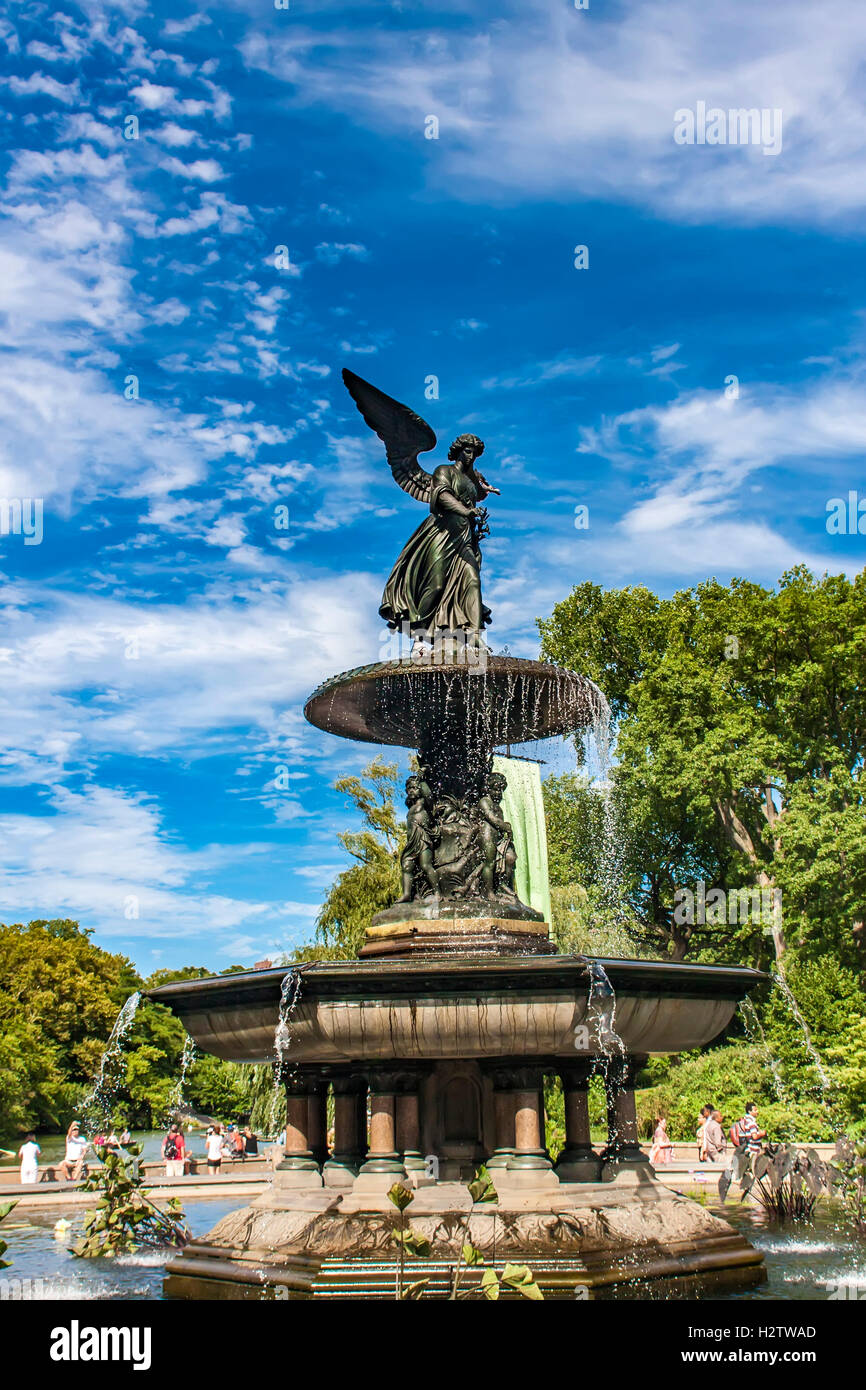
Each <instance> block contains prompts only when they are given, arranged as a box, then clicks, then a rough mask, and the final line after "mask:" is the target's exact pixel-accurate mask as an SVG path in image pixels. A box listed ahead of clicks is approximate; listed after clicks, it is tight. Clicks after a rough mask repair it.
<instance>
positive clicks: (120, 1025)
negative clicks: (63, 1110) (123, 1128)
mask: <svg viewBox="0 0 866 1390" xmlns="http://www.w3.org/2000/svg"><path fill="white" fill-rule="evenodd" d="M141 997H142V996H141V991H140V990H136V991H135V993H134V994H131V995H130V996H129V998H128V999H127V1001H126V1003H125V1004H124V1006H123V1008H122V1009H121V1010H120V1013H119V1014H118V1015H117V1018H116V1019H115V1022H114V1027H113V1028H112V1030H111V1033H110V1034H109V1037H108V1042H107V1043H106V1044H105V1051H104V1052H103V1054H102V1059H101V1061H100V1063H99V1071H98V1073H97V1075H96V1079H95V1081H94V1083H93V1087H92V1089H91V1090H90V1092H89V1093H88V1095H87V1096H85V1098H84V1100H83V1101H82V1102H81V1113H82V1114H83V1115H85V1116H90V1115H93V1116H97V1117H98V1118H99V1119H100V1120H101V1121H102V1123H103V1124H105V1125H110V1124H111V1112H112V1109H113V1107H114V1100H115V1096H116V1095H117V1092H118V1090H119V1087H120V1076H119V1062H120V1057H121V1054H122V1052H123V1049H124V1044H125V1042H126V1038H127V1036H128V1034H129V1031H130V1029H131V1028H132V1025H133V1021H134V1019H135V1015H136V1011H137V1009H138V1006H139V1004H140V1003H141Z"/></svg>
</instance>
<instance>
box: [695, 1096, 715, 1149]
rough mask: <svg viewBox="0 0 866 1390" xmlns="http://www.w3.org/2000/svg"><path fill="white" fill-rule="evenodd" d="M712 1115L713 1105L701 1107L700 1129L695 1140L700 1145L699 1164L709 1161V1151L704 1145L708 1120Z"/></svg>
mask: <svg viewBox="0 0 866 1390" xmlns="http://www.w3.org/2000/svg"><path fill="white" fill-rule="evenodd" d="M712 1113H713V1107H712V1106H711V1105H702V1106H701V1113H700V1115H699V1116H698V1127H697V1129H696V1130H695V1139H696V1140H697V1143H698V1163H706V1161H707V1150H706V1147H705V1143H704V1134H705V1131H706V1127H707V1120H708V1119H709V1117H710V1115H712Z"/></svg>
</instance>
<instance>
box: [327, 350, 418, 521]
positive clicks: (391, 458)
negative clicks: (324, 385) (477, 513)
mask: <svg viewBox="0 0 866 1390" xmlns="http://www.w3.org/2000/svg"><path fill="white" fill-rule="evenodd" d="M343 380H344V381H345V383H346V388H347V390H348V392H349V395H350V396H351V397H352V400H353V401H354V402H355V404H356V406H357V407H358V409H359V410H360V412H361V414H362V415H363V417H364V419H365V420H366V422H367V424H368V425H369V426H370V429H371V430H375V431H376V433H377V434H378V436H379V438H380V439H381V440H382V442H383V443H384V445H385V453H386V454H387V456H388V462H389V463H390V465H391V472H392V473H393V474H394V478H395V481H396V482H398V483H399V484H400V486H401V488H402V489H403V491H404V492H408V493H409V496H410V497H414V498H415V500H416V501H418V502H429V501H430V493H431V491H432V487H433V479H432V478H431V476H430V474H429V473H427V472H426V471H425V470H424V469H423V468H422V467H421V465H420V464H419V462H418V455H419V454H423V453H426V451H427V450H428V449H435V447H436V436H435V434H434V433H433V431H432V430H431V428H430V426H429V425H428V424H427V422H426V420H422V419H421V416H420V415H416V414H415V412H414V410H410V409H409V407H408V405H401V404H400V402H399V401H395V400H394V399H393V398H392V397H391V396H386V395H385V392H384V391H380V390H379V388H378V386H371V385H370V383H369V381H365V380H364V378H363V377H360V376H356V375H355V373H354V372H350V371H349V369H348V367H344V368H343Z"/></svg>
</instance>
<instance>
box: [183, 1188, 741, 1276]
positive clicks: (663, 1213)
mask: <svg viewBox="0 0 866 1390" xmlns="http://www.w3.org/2000/svg"><path fill="white" fill-rule="evenodd" d="M278 1176H279V1175H278ZM515 1176H516V1175H515ZM510 1178H511V1175H510V1174H509V1175H508V1176H506V1174H505V1173H497V1174H496V1178H495V1181H496V1184H497V1191H498V1193H499V1200H498V1202H496V1203H493V1204H490V1205H486V1204H485V1206H484V1207H483V1208H479V1207H476V1208H475V1209H474V1210H473V1211H472V1212H471V1214H470V1211H469V1196H468V1194H467V1192H466V1189H465V1188H464V1187H463V1186H461V1185H460V1184H459V1183H456V1182H437V1183H432V1184H430V1185H429V1186H422V1187H420V1188H418V1189H417V1191H416V1193H415V1200H414V1201H413V1203H412V1204H411V1206H410V1208H409V1210H408V1212H407V1213H406V1217H407V1223H408V1224H410V1225H411V1226H412V1228H413V1230H416V1231H418V1232H420V1233H421V1234H423V1235H425V1236H426V1237H427V1238H428V1239H429V1241H430V1243H431V1255H430V1258H429V1259H425V1260H414V1261H407V1264H406V1270H405V1283H406V1284H407V1285H408V1284H410V1283H413V1282H415V1281H416V1280H419V1279H428V1280H429V1281H430V1282H429V1284H428V1285H427V1287H426V1289H425V1295H424V1296H425V1297H438V1298H447V1297H449V1294H450V1289H451V1280H452V1278H453V1271H454V1268H455V1266H456V1263H457V1259H458V1255H459V1252H460V1248H461V1245H462V1243H463V1242H464V1241H465V1240H467V1239H468V1240H471V1242H472V1243H473V1244H474V1245H476V1246H477V1247H478V1248H479V1249H480V1250H481V1251H482V1252H483V1254H484V1256H485V1259H486V1260H487V1261H489V1262H490V1263H493V1264H495V1265H496V1267H497V1268H499V1269H500V1270H501V1268H502V1266H503V1265H504V1264H505V1263H506V1262H507V1261H515V1262H519V1263H521V1264H523V1263H525V1264H528V1265H529V1266H530V1267H531V1269H532V1271H533V1274H534V1276H535V1279H536V1282H537V1283H538V1285H539V1287H540V1288H541V1290H542V1292H543V1294H544V1297H545V1298H546V1299H551V1298H552V1299H564V1298H568V1299H574V1298H588V1299H596V1298H604V1297H611V1296H615V1297H618V1298H622V1297H644V1298H645V1297H647V1296H649V1297H654V1296H657V1297H660V1298H661V1297H664V1298H669V1297H671V1296H674V1297H676V1296H680V1297H687V1298H691V1297H694V1296H695V1295H696V1294H697V1293H700V1292H702V1291H706V1290H710V1289H714V1288H719V1287H726V1288H730V1287H736V1288H746V1287H750V1286H752V1285H754V1284H759V1283H762V1282H763V1281H764V1279H765V1278H766V1275H765V1272H764V1268H763V1261H762V1256H761V1254H760V1252H758V1251H756V1250H754V1249H753V1248H752V1247H751V1246H750V1245H749V1244H748V1242H747V1241H746V1240H744V1239H743V1237H742V1236H741V1235H739V1234H738V1233H737V1232H736V1231H734V1230H733V1229H732V1228H731V1227H730V1226H729V1225H728V1224H727V1222H725V1221H723V1220H721V1219H720V1218H719V1217H717V1216H714V1215H712V1214H711V1213H710V1212H708V1211H707V1210H706V1209H705V1208H704V1207H701V1206H700V1205H699V1204H698V1203H696V1202H693V1201H691V1200H690V1199H689V1198H686V1197H682V1196H680V1195H679V1194H678V1193H675V1192H671V1191H670V1189H669V1188H667V1187H665V1186H663V1185H662V1184H661V1183H659V1182H657V1181H656V1179H655V1178H654V1177H653V1175H652V1170H651V1169H650V1168H649V1166H648V1165H647V1164H626V1165H623V1166H622V1167H621V1168H620V1169H619V1170H618V1171H617V1172H616V1174H615V1176H613V1177H612V1178H611V1180H610V1181H608V1182H592V1183H562V1182H558V1181H557V1179H556V1176H555V1174H553V1173H551V1171H550V1170H549V1169H547V1170H543V1171H541V1172H539V1173H537V1174H536V1173H533V1174H531V1175H530V1174H529V1173H526V1174H521V1175H520V1178H521V1179H530V1181H527V1182H524V1181H521V1182H516V1183H512V1182H511V1181H510ZM390 1181H393V1178H391V1179H390ZM382 1186H383V1190H382V1191H381V1192H378V1191H376V1192H370V1193H367V1192H363V1191H359V1190H357V1187H356V1188H355V1189H352V1190H351V1191H348V1192H335V1191H334V1190H333V1189H327V1188H325V1189H319V1190H318V1191H308V1192H304V1193H300V1192H298V1191H291V1190H287V1189H285V1188H283V1187H282V1186H280V1185H278V1183H277V1182H276V1181H275V1184H274V1187H273V1189H272V1190H271V1191H269V1192H268V1193H264V1194H263V1195H262V1196H261V1197H259V1198H257V1199H256V1201H254V1202H253V1203H252V1205H251V1206H249V1207H247V1208H245V1209H244V1210H242V1211H237V1212H233V1213H231V1214H230V1215H229V1216H226V1217H224V1218H223V1220H222V1221H220V1222H219V1224H218V1225H217V1226H215V1227H214V1229H213V1230H212V1231H211V1232H210V1234H209V1236H208V1238H207V1240H206V1241H199V1242H196V1243H195V1244H193V1245H190V1246H188V1247H187V1248H186V1249H185V1250H184V1252H183V1253H182V1254H180V1255H177V1256H175V1257H174V1258H173V1259H172V1260H171V1261H170V1262H169V1264H168V1267H167V1279H166V1284H165V1292H166V1295H167V1296H168V1297H174V1298H183V1299H189V1298H196V1299H199V1298H205V1299H249V1298H252V1299H267V1298H279V1299H295V1298H300V1299H309V1298H382V1299H386V1298H391V1299H393V1298H394V1294H395V1284H396V1276H397V1264H396V1247H395V1245H394V1242H393V1240H392V1232H393V1230H394V1229H395V1225H396V1222H397V1220H398V1218H397V1214H396V1212H395V1210H394V1208H393V1207H392V1206H390V1204H389V1203H388V1201H387V1198H386V1196H385V1191H384V1185H382ZM467 1218H468V1225H467ZM479 1279H480V1272H478V1273H476V1272H474V1271H471V1270H465V1271H464V1273H463V1275H462V1276H461V1288H463V1289H471V1288H472V1287H473V1285H474V1284H476V1283H478V1281H479Z"/></svg>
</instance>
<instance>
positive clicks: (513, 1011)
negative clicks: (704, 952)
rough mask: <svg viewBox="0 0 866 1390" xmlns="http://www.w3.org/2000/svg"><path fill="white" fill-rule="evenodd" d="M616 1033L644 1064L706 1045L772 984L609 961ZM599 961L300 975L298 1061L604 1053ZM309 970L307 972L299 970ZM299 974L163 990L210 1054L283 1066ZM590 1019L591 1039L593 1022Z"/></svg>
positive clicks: (358, 965)
mask: <svg viewBox="0 0 866 1390" xmlns="http://www.w3.org/2000/svg"><path fill="white" fill-rule="evenodd" d="M597 964H598V965H600V966H602V967H603V969H604V970H605V971H606V973H607V976H608V978H609V980H610V983H611V985H612V986H613V988H614V990H615V993H616V1022H615V1026H616V1031H617V1033H618V1034H619V1036H620V1037H621V1038H622V1040H623V1043H624V1044H625V1048H626V1051H627V1052H629V1053H630V1054H632V1055H648V1054H650V1053H668V1052H683V1051H687V1050H689V1049H691V1048H696V1047H703V1046H705V1045H706V1044H707V1043H710V1042H712V1041H713V1039H715V1038H717V1037H718V1035H719V1034H720V1033H721V1032H722V1031H723V1030H724V1029H725V1028H726V1027H727V1025H728V1023H729V1022H730V1021H731V1018H732V1017H733V1014H734V1011H735V1009H736V1007H737V1004H738V1003H739V1001H740V1000H741V999H744V998H745V997H746V995H747V994H748V992H749V990H750V989H752V988H753V987H754V986H755V985H756V984H757V983H758V982H759V981H760V980H763V979H764V978H765V977H764V976H763V975H762V974H761V972H760V971H757V970H751V969H747V968H746V967H744V966H721V965H690V964H675V963H671V962H667V961H642V960H608V959H603V958H599V959H598V961H597ZM592 965H593V961H592V960H591V959H590V958H589V957H586V956H529V957H526V956H524V957H515V958H513V959H503V958H501V957H500V958H497V959H493V960H490V959H475V960H471V959H470V960H467V959H455V960H454V961H450V960H442V959H441V958H440V959H436V960H435V961H433V960H429V961H424V960H423V959H417V958H416V959H411V960H405V961H387V962H384V961H369V962H368V961H317V962H314V963H313V964H310V965H306V966H303V967H300V969H301V972H302V979H301V981H300V991H299V997H298V1000H297V1003H296V1005H295V1007H294V1008H293V1010H292V1013H291V1018H290V1019H289V1033H290V1039H291V1041H290V1043H289V1046H288V1049H287V1051H286V1060H287V1061H290V1062H292V1063H295V1062H297V1063H302V1064H305V1065H306V1064H315V1063H341V1062H342V1063H346V1062H353V1061H358V1062H367V1063H373V1062H384V1061H390V1060H394V1059H400V1060H404V1061H408V1060H416V1061H420V1060H425V1059H427V1060H437V1059H444V1058H449V1057H450V1058H462V1059H468V1058H487V1059H490V1060H492V1059H495V1058H515V1057H530V1058H555V1057H560V1058H562V1057H572V1058H574V1057H577V1056H580V1055H581V1054H582V1053H583V1054H586V1053H593V1052H594V1051H597V1050H598V1049H597V1043H596V1041H595V1029H594V1028H593V1026H592V1025H593V1013H592V1011H591V1010H590V1007H589V994H590V986H591V979H592V976H591V970H592ZM293 968H294V969H298V968H299V967H293ZM286 973H287V971H286V968H285V967H279V968H276V969H270V970H256V971H249V972H246V973H244V974H235V975H220V976H215V977H211V978H208V979H203V980H183V981H178V982H177V983H174V984H167V985H160V986H159V987H158V988H157V989H154V990H151V991H150V992H149V998H151V999H153V1000H154V1001H156V1002H157V1003H160V1004H166V1005H168V1007H169V1008H170V1009H171V1010H172V1011H173V1012H174V1013H175V1014H176V1015H177V1016H178V1018H179V1019H180V1020H181V1022H182V1023H183V1025H184V1027H185V1028H186V1030H187V1032H188V1033H190V1034H191V1035H192V1037H193V1038H194V1039H195V1042H196V1043H197V1044H198V1046H199V1047H201V1048H202V1049H203V1050H204V1051H205V1052H211V1053H213V1054H214V1055H215V1056H217V1057H222V1058H224V1059H225V1060H227V1061H233V1062H268V1061H273V1059H274V1031H275V1028H276V1025H277V1021H278V1017H279V1004H280V992H281V986H282V983H283V980H284V979H285V976H286ZM582 1024H588V1025H589V1026H588V1028H587V1029H586V1030H585V1032H586V1033H588V1035H589V1036H588V1037H586V1036H584V1030H581V1028H580V1025H582Z"/></svg>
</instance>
